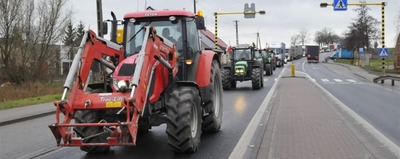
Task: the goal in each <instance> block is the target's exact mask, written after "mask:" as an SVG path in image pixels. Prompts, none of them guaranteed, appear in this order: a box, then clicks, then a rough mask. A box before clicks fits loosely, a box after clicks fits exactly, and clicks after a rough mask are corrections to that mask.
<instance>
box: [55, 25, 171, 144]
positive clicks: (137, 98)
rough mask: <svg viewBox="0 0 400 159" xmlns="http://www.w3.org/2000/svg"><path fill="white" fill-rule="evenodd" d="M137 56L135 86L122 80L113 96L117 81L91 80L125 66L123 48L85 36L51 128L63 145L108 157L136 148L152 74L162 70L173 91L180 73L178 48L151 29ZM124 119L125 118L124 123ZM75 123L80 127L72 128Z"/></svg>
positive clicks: (165, 85) (147, 28) (56, 103)
mask: <svg viewBox="0 0 400 159" xmlns="http://www.w3.org/2000/svg"><path fill="white" fill-rule="evenodd" d="M171 44H172V43H171ZM137 56H138V57H137V58H136V61H135V64H136V65H135V67H132V68H125V69H132V70H135V71H134V74H133V76H132V78H131V79H130V80H129V82H130V84H129V85H127V83H128V82H126V81H120V82H118V83H116V85H117V87H119V88H120V90H119V91H113V90H112V89H113V88H111V82H112V81H104V83H93V84H92V83H90V81H91V80H93V79H92V76H94V75H93V74H94V72H95V70H96V69H93V68H98V67H97V66H98V64H100V65H101V66H100V68H103V69H104V70H106V72H107V70H108V71H109V72H110V73H111V72H114V70H115V69H116V67H115V66H116V65H118V64H119V63H122V60H123V47H121V46H119V45H116V44H114V43H112V42H110V41H107V40H105V39H102V38H100V37H97V36H96V34H95V33H94V32H92V31H89V32H87V33H86V34H85V36H84V37H83V40H82V43H81V46H80V48H79V51H78V53H77V54H76V55H75V57H74V61H73V64H72V67H71V70H70V72H69V74H68V77H67V80H66V81H65V84H64V92H63V96H62V99H61V101H56V102H55V106H56V123H54V124H51V125H49V127H50V129H51V131H52V132H53V134H54V136H55V138H56V141H57V145H58V146H81V149H82V150H84V151H87V152H102V151H106V150H108V149H109V146H117V145H134V144H135V142H136V136H137V133H138V126H139V125H138V123H139V117H140V114H142V113H144V112H143V110H144V106H145V103H146V101H147V100H146V98H147V95H148V92H146V90H147V86H148V85H149V83H150V82H151V80H152V79H151V77H150V72H151V71H154V68H155V67H157V66H160V68H159V70H161V71H162V72H160V73H162V74H165V75H167V76H168V78H165V79H166V80H165V82H161V83H158V84H157V87H160V86H161V87H163V89H167V87H168V86H171V85H170V84H172V80H173V76H174V75H175V74H176V72H177V71H178V70H177V69H175V66H176V60H177V59H176V52H175V48H174V47H173V45H169V46H168V45H166V44H165V43H164V42H163V41H162V40H161V39H160V37H158V36H157V35H156V32H155V29H153V28H151V27H146V33H145V40H144V43H143V47H142V50H141V51H140V52H139V54H137ZM105 57H106V58H105ZM105 59H112V60H110V61H107V60H105ZM156 64H162V65H156ZM103 66H104V67H103ZM129 66H133V65H129ZM161 67H163V68H161ZM152 68H153V69H152ZM97 71H98V70H97ZM75 75H76V78H75ZM106 76H110V75H106ZM74 78H75V79H74ZM106 78H107V77H106ZM72 83H73V87H72V89H71V93H70V95H69V99H68V100H66V96H67V93H68V91H69V90H70V88H71V87H70V85H71V84H72ZM110 113H115V116H113V115H111V114H110ZM61 114H62V115H63V118H64V119H63V121H61ZM121 116H122V118H125V119H124V120H118V119H121ZM107 118H111V119H107ZM112 118H114V119H112ZM73 119H75V123H74V124H73V123H71V121H72V120H73ZM110 121H111V122H110Z"/></svg>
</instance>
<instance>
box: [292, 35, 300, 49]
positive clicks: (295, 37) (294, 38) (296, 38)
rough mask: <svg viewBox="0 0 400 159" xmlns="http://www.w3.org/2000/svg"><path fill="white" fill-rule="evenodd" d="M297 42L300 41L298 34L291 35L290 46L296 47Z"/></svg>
mask: <svg viewBox="0 0 400 159" xmlns="http://www.w3.org/2000/svg"><path fill="white" fill-rule="evenodd" d="M299 40H300V36H299V34H297V35H293V36H292V37H290V44H292V45H293V46H295V45H297V44H298V43H299Z"/></svg>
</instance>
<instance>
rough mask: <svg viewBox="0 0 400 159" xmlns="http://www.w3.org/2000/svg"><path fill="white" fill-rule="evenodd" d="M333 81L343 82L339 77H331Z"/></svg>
mask: <svg viewBox="0 0 400 159" xmlns="http://www.w3.org/2000/svg"><path fill="white" fill-rule="evenodd" d="M333 80H334V81H335V82H343V81H342V80H341V79H333Z"/></svg>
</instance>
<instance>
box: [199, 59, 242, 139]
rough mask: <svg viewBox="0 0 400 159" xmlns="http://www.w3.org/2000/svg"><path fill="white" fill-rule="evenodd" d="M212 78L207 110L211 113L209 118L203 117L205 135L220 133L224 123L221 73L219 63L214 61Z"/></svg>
mask: <svg viewBox="0 0 400 159" xmlns="http://www.w3.org/2000/svg"><path fill="white" fill-rule="evenodd" d="M210 78H211V79H210V84H211V101H210V102H209V103H208V104H207V106H206V108H210V110H211V111H210V112H209V114H208V115H207V116H204V117H203V123H202V129H203V132H205V133H215V132H218V131H219V129H220V128H221V123H222V87H221V73H220V71H219V66H218V62H217V61H213V63H212V67H211V76H210ZM235 84H236V81H235ZM232 87H233V86H232Z"/></svg>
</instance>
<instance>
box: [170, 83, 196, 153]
mask: <svg viewBox="0 0 400 159" xmlns="http://www.w3.org/2000/svg"><path fill="white" fill-rule="evenodd" d="M200 104H201V103H200V96H199V91H198V90H197V89H196V88H194V87H185V86H182V87H176V88H174V90H173V91H172V92H171V93H170V95H169V99H168V100H167V102H166V106H167V116H168V122H167V130H166V132H167V134H168V144H169V145H170V146H171V147H172V149H173V151H175V152H178V153H183V152H195V151H197V148H198V146H199V145H200V136H201V123H202V112H201V105H200Z"/></svg>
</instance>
